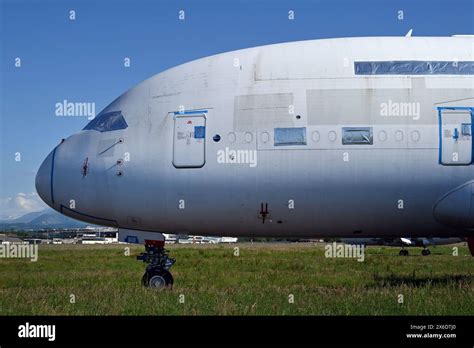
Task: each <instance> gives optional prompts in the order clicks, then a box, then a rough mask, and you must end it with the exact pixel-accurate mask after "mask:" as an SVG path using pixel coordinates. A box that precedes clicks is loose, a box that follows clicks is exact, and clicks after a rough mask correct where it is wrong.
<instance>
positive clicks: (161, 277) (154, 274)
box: [142, 270, 174, 290]
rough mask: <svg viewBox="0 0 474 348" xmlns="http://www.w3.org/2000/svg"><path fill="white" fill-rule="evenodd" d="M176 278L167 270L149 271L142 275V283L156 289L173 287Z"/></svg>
mask: <svg viewBox="0 0 474 348" xmlns="http://www.w3.org/2000/svg"><path fill="white" fill-rule="evenodd" d="M173 283H174V279H173V276H172V275H171V273H170V272H169V271H167V270H154V271H147V272H145V274H144V275H143V277H142V285H143V286H145V287H148V288H152V289H155V290H163V289H171V288H172V287H173Z"/></svg>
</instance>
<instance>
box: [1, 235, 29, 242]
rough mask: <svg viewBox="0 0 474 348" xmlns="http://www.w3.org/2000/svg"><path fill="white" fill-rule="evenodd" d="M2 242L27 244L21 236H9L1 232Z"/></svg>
mask: <svg viewBox="0 0 474 348" xmlns="http://www.w3.org/2000/svg"><path fill="white" fill-rule="evenodd" d="M0 244H26V243H25V242H24V241H23V240H21V239H20V238H17V237H9V236H7V235H5V234H0Z"/></svg>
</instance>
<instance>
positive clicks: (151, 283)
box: [137, 240, 176, 290]
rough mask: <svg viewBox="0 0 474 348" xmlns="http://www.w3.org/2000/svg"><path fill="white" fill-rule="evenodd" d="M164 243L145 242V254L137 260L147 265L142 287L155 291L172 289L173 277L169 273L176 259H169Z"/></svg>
mask: <svg viewBox="0 0 474 348" xmlns="http://www.w3.org/2000/svg"><path fill="white" fill-rule="evenodd" d="M164 246H165V242H164V241H156V240H153V241H149V240H147V241H145V252H144V253H141V254H140V255H139V256H137V260H142V261H143V262H145V263H147V264H148V265H147V267H146V270H145V274H144V275H143V277H142V285H143V286H146V287H150V288H153V289H158V290H161V289H165V288H169V289H171V288H172V287H173V276H172V275H171V273H170V272H169V269H170V268H171V266H173V265H174V263H175V262H176V259H172V258H169V257H168V250H166V249H165V248H164Z"/></svg>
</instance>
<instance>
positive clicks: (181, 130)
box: [173, 114, 206, 168]
mask: <svg viewBox="0 0 474 348" xmlns="http://www.w3.org/2000/svg"><path fill="white" fill-rule="evenodd" d="M205 150H206V116H205V115H204V114H199V115H175V117H174V136H173V165H174V166H175V167H176V168H200V167H202V166H204V164H205V163H206V152H205Z"/></svg>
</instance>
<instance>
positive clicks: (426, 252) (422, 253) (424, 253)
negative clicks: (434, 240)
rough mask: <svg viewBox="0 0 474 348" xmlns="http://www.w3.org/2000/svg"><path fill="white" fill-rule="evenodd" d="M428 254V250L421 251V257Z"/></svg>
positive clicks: (429, 252)
mask: <svg viewBox="0 0 474 348" xmlns="http://www.w3.org/2000/svg"><path fill="white" fill-rule="evenodd" d="M429 254H431V251H430V249H423V250H422V251H421V255H423V256H428V255H429Z"/></svg>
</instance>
